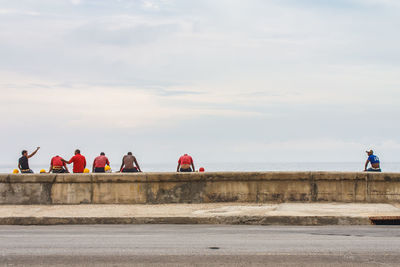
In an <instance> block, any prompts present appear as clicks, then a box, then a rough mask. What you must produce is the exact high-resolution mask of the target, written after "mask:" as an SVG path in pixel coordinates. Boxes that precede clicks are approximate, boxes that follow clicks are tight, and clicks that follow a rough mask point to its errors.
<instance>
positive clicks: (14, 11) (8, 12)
mask: <svg viewBox="0 0 400 267" xmlns="http://www.w3.org/2000/svg"><path fill="white" fill-rule="evenodd" d="M1 15H10V16H11V15H26V16H40V13H39V12H36V11H28V10H19V9H7V8H0V16H1Z"/></svg>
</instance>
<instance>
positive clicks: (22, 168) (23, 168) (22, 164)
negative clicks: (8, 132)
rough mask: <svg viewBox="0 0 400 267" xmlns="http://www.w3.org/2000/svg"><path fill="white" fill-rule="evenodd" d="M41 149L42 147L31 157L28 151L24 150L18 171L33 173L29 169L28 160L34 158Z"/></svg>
mask: <svg viewBox="0 0 400 267" xmlns="http://www.w3.org/2000/svg"><path fill="white" fill-rule="evenodd" d="M39 149H40V147H37V148H36V149H35V151H33V152H32V153H31V154H30V155H28V151H26V150H22V157H20V158H19V160H18V169H19V170H20V171H21V173H33V171H32V170H31V169H30V168H29V162H28V159H30V158H31V157H33V156H34V155H35V154H36V152H38V150H39Z"/></svg>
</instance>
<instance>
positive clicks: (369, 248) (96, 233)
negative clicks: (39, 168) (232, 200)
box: [0, 225, 400, 266]
mask: <svg viewBox="0 0 400 267" xmlns="http://www.w3.org/2000/svg"><path fill="white" fill-rule="evenodd" d="M399 262H400V227H397V226H390V227H388V226H379V227H378V226H363V227H361V226H352V227H348V226H341V227H340V226H334V227H333V226H326V227H276V226H274V227H269V226H230V225H228V226H226V225H225V226H222V225H216V226H214V225H81V226H80V225H68V226H0V265H1V266H3V265H13V266H18V265H31V266H32V265H49V266H50V265H51V266H54V265H69V266H71V265H76V266H78V265H85V266H109V265H113V266H131V265H140V266H143V265H144V266H146V265H148V266H151V265H153V266H154V265H167V266H183V265H196V266H210V265H218V266H276V265H286V266H318V265H321V264H324V265H332V264H335V265H336V264H338V265H345V266H381V264H386V266H395V265H398V263H399Z"/></svg>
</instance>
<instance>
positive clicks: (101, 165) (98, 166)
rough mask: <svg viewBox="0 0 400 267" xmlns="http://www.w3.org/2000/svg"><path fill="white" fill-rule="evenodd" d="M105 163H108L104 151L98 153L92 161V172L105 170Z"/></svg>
mask: <svg viewBox="0 0 400 267" xmlns="http://www.w3.org/2000/svg"><path fill="white" fill-rule="evenodd" d="M106 165H110V162H109V161H108V158H107V157H106V154H104V152H101V153H100V156H97V157H96V158H95V159H94V161H93V172H105V167H106Z"/></svg>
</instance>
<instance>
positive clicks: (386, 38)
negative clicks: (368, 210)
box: [0, 0, 400, 164]
mask: <svg viewBox="0 0 400 267" xmlns="http://www.w3.org/2000/svg"><path fill="white" fill-rule="evenodd" d="M399 13H400V2H399V1H397V0H337V1H330V0H329V1H328V0H318V1H317V0H300V1H299V0H296V1H295V0H248V1H239V0H198V1H187V0H130V1H128V0H70V1H68V0H56V1H55V0H35V1H32V0H20V1H4V0H0V59H1V60H0V112H1V114H2V120H1V131H0V140H1V153H0V161H1V162H2V163H7V164H9V163H10V164H12V163H14V162H16V161H17V159H18V158H19V156H20V151H21V150H22V149H27V150H28V151H32V150H33V149H34V148H35V147H36V146H40V147H41V150H40V152H39V153H38V154H37V156H36V157H35V158H32V160H34V162H36V163H47V162H49V161H50V158H51V157H52V156H54V155H61V156H63V157H65V158H69V157H70V156H72V154H73V151H74V150H75V149H76V148H80V149H81V150H82V152H83V154H84V155H86V156H87V157H88V158H89V161H90V160H91V159H92V158H93V157H94V156H95V155H97V154H99V153H100V152H101V151H104V152H105V153H106V155H108V156H109V157H110V160H111V161H118V162H119V161H120V160H121V158H122V155H123V154H126V152H128V151H132V152H133V153H134V154H135V155H136V156H137V158H138V160H139V162H148V163H149V162H151V163H170V162H171V163H175V162H176V161H177V159H178V157H179V156H180V155H182V154H183V153H189V154H191V155H192V156H193V157H194V159H195V162H196V161H197V162H213V163H218V162H236V163H239V162H345V161H360V162H364V161H365V152H364V151H365V150H366V149H369V148H372V149H374V150H375V151H376V153H377V154H378V155H379V156H380V157H381V160H384V161H388V162H396V161H400V157H399V156H398V150H399V149H400V125H399V122H398V117H399V114H400V79H399V77H400V48H399V47H400V35H399V34H398V29H399V28H400V16H399V15H398V14H399Z"/></svg>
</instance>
